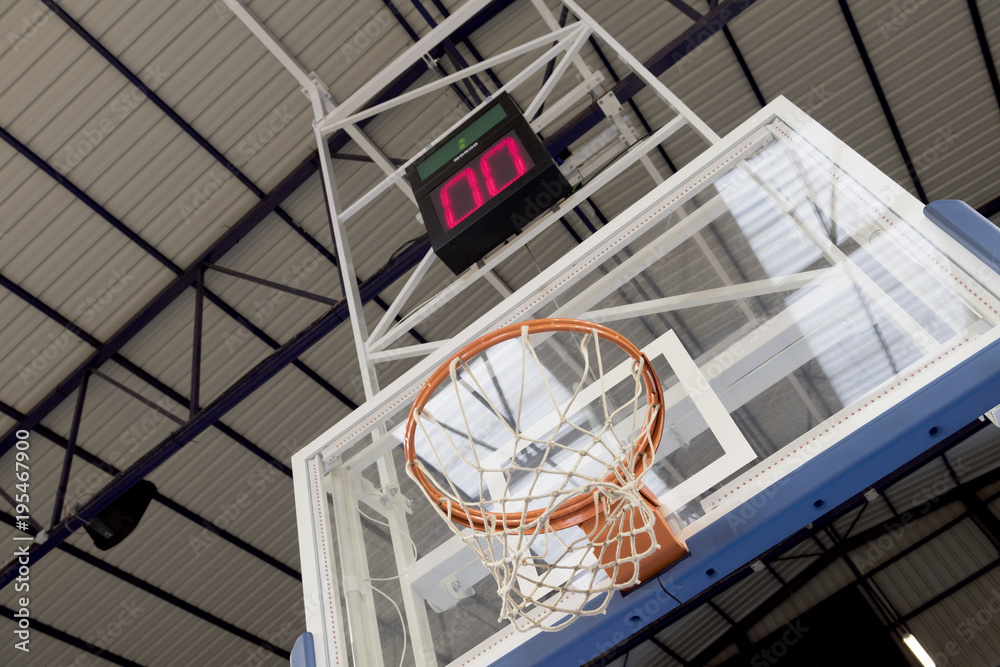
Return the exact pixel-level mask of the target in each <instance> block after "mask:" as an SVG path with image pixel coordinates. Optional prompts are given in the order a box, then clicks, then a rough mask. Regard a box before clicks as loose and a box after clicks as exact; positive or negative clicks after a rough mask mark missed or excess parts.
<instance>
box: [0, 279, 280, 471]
mask: <svg viewBox="0 0 1000 667" xmlns="http://www.w3.org/2000/svg"><path fill="white" fill-rule="evenodd" d="M0 287H3V288H5V289H7V290H9V291H10V292H13V293H14V294H15V295H17V296H18V297H20V298H21V299H22V300H23V301H25V302H27V303H28V304H29V305H31V306H32V307H34V308H35V309H36V310H39V311H41V312H42V314H44V315H45V316H46V317H48V318H49V319H51V320H53V321H55V322H56V323H58V324H59V325H60V326H61V327H63V329H65V330H66V331H68V332H70V333H71V334H73V335H74V336H76V337H77V338H79V339H80V340H82V341H83V342H84V343H86V344H87V345H90V346H91V347H92V348H94V349H95V350H97V349H100V348H101V346H102V345H103V343H101V341H99V340H98V339H97V338H95V337H94V336H92V335H90V334H89V333H88V332H86V331H84V330H83V329H81V328H80V327H78V326H77V325H76V324H75V323H74V322H73V321H72V320H70V319H69V318H67V317H65V316H63V315H62V313H60V312H59V311H57V310H56V309H55V308H52V307H51V306H49V305H48V304H46V303H45V302H43V301H42V300H41V299H39V298H38V297H36V296H35V295H34V294H31V293H30V292H28V291H27V290H26V289H24V288H23V287H21V286H20V285H18V284H17V283H15V282H14V281H12V280H11V279H10V278H8V277H7V276H5V275H3V274H0ZM111 361H114V362H115V363H116V364H118V365H119V366H121V367H122V368H124V369H125V370H127V371H128V372H129V373H131V374H132V375H135V376H136V377H138V378H139V379H140V380H142V381H143V382H145V383H146V384H148V385H150V386H151V387H153V388H155V389H156V390H157V391H159V392H160V393H161V394H165V395H166V396H168V397H169V398H170V399H171V400H173V401H176V402H177V403H179V404H181V405H187V404H188V403H189V402H190V399H189V398H188V397H186V396H184V395H183V394H181V393H180V392H179V391H177V390H175V389H174V388H173V387H171V386H170V385H168V384H166V383H165V382H163V381H162V380H160V379H159V378H157V377H154V376H153V375H152V374H151V373H149V372H148V371H146V370H145V369H143V368H142V367H140V366H139V365H138V364H136V363H134V362H132V361H130V360H128V359H126V358H125V357H124V356H122V355H121V354H119V353H116V354H114V355H112V357H111ZM11 416H12V415H11ZM23 416H24V415H21V414H20V413H18V416H17V417H16V419H21V418H22V417H23ZM215 427H216V428H217V429H219V430H220V431H222V433H224V434H225V435H226V436H228V437H229V438H231V439H232V440H235V441H236V442H237V443H239V444H240V445H242V446H243V447H245V448H246V449H248V450H249V451H250V452H252V453H253V454H254V455H256V456H258V457H260V458H261V459H263V460H264V461H266V462H267V463H268V464H270V465H272V466H274V467H275V468H278V469H279V470H280V471H281V472H283V473H284V474H286V475H287V476H289V477H291V476H292V469H291V468H289V467H288V466H287V465H285V464H284V463H282V462H281V461H279V460H278V459H276V458H274V456H272V455H271V454H269V453H268V452H266V451H265V450H264V449H262V448H261V447H259V446H258V445H256V444H254V443H253V442H251V441H250V439H249V438H247V437H246V436H245V435H243V434H241V433H239V432H237V431H236V430H235V429H233V428H232V427H231V426H228V425H226V424H225V423H223V422H222V421H218V422H216V423H215Z"/></svg>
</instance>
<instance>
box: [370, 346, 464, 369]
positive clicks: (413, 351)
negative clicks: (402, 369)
mask: <svg viewBox="0 0 1000 667" xmlns="http://www.w3.org/2000/svg"><path fill="white" fill-rule="evenodd" d="M448 342H449V340H433V341H430V342H427V343H418V344H417V345H407V346H405V347H394V348H391V349H389V350H382V351H381V352H372V353H371V356H370V357H369V359H371V360H372V361H373V362H375V363H380V364H381V363H385V362H387V361H397V360H399V359H411V358H413V357H426V356H427V355H428V354H430V353H431V352H434V351H435V350H437V349H438V348H439V347H441V346H442V345H444V344H445V343H448Z"/></svg>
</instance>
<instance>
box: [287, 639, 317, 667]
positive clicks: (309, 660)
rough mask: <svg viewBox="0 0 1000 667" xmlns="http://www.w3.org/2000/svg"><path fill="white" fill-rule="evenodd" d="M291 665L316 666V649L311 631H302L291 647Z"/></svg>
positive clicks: (292, 666)
mask: <svg viewBox="0 0 1000 667" xmlns="http://www.w3.org/2000/svg"><path fill="white" fill-rule="evenodd" d="M291 667H316V649H315V648H313V636H312V633H311V632H303V633H302V634H301V635H299V638H298V639H296V640H295V646H293V647H292V656H291Z"/></svg>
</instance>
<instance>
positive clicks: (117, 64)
mask: <svg viewBox="0 0 1000 667" xmlns="http://www.w3.org/2000/svg"><path fill="white" fill-rule="evenodd" d="M43 2H45V4H46V5H47V6H49V7H50V8H51V9H52V11H53V12H54V13H55V14H56V16H58V17H59V18H60V19H61V20H62V21H63V22H64V23H66V25H67V26H69V27H70V28H71V29H72V30H73V31H74V32H75V33H76V34H77V35H78V36H79V37H80V38H81V39H83V40H84V41H85V42H86V43H87V45H88V46H90V47H91V48H93V49H94V50H95V51H97V52H98V53H99V54H100V55H101V56H102V57H103V58H104V59H105V60H107V61H108V63H110V64H111V65H112V66H113V67H114V68H115V69H116V70H118V72H119V73H120V74H122V76H124V77H125V78H126V79H128V81H129V83H131V84H132V85H134V86H135V87H136V88H137V89H138V90H139V91H141V92H142V93H143V94H144V95H145V96H146V97H147V98H148V99H149V100H150V101H152V102H153V104H155V105H156V106H157V107H158V108H159V109H160V110H161V111H163V113H164V114H166V115H167V117H168V118H170V120H172V121H173V122H174V123H176V124H177V125H178V126H179V127H180V128H181V130H183V131H184V133H185V134H187V135H188V136H189V137H191V138H192V139H193V140H194V141H195V143H197V144H198V145H199V146H200V147H201V148H202V149H204V150H205V151H206V152H207V153H208V154H209V155H211V156H212V158H213V159H215V160H216V161H217V162H219V163H220V164H221V165H222V166H223V167H224V168H225V169H226V170H227V171H228V172H229V173H231V174H232V175H233V176H234V177H235V178H236V180H238V181H239V182H240V183H242V184H243V185H244V186H245V187H246V188H247V189H248V190H250V191H251V192H252V193H254V195H256V196H257V198H258V199H263V198H264V197H265V196H266V193H265V192H264V191H263V190H261V189H260V188H259V187H258V186H257V184H256V183H254V182H253V181H252V180H251V179H250V177H248V176H247V175H246V174H244V173H243V172H242V171H241V170H240V169H239V167H237V166H236V165H234V164H233V163H232V162H231V161H230V160H229V159H228V158H226V156H225V155H223V154H222V152H221V151H220V150H218V149H217V148H216V147H215V146H213V145H212V144H211V142H209V141H208V139H206V138H205V137H204V136H202V135H201V133H199V132H198V131H197V130H195V129H194V128H193V127H192V126H191V124H190V123H188V122H187V121H186V120H184V119H183V118H182V117H181V116H180V114H178V113H177V112H176V111H175V110H174V109H173V107H171V106H170V105H169V104H167V103H166V102H164V101H163V99H162V98H161V97H160V96H159V95H157V94H156V93H155V92H154V91H153V89H152V88H150V87H149V86H148V85H147V84H146V82H145V81H143V80H142V79H141V78H140V77H139V76H137V75H136V74H135V73H134V72H132V71H131V70H130V69H129V68H128V67H126V66H125V64H124V63H122V62H121V60H119V59H118V57H117V56H115V55H114V54H113V53H111V52H110V51H108V49H107V48H106V47H105V46H104V45H103V44H101V42H100V41H99V40H98V39H97V38H96V37H94V36H93V35H91V34H90V33H89V32H88V31H87V30H86V28H84V27H83V26H81V25H80V24H79V23H78V22H77V21H76V20H75V19H74V18H73V17H71V16H70V15H69V14H67V13H66V11H65V10H64V9H63V8H62V7H60V6H59V4H58V3H56V2H54V1H53V0H43ZM334 155H335V156H336V155H339V153H334ZM344 158H345V159H357V158H360V156H356V155H349V156H344ZM361 159H365V160H366V161H371V158H367V157H365V158H361ZM389 161H390V162H392V163H393V164H396V165H402V164H404V163H405V160H402V159H399V158H389ZM274 213H275V214H276V215H277V216H278V217H279V218H281V219H282V220H283V221H284V222H285V223H286V224H288V225H289V226H290V227H292V229H294V230H296V231H297V232H299V233H300V234H301V233H302V232H304V230H302V229H301V227H300V226H299V225H298V224H296V222H295V221H294V220H293V219H292V216H291V215H289V214H288V213H287V212H286V211H285V210H283V209H282V208H281V207H280V206H278V207H276V208H275V209H274ZM327 259H328V260H330V261H332V262H333V265H334V266H336V267H337V268H338V269H339V268H340V267H339V264H338V262H337V259H336V257H335V256H330V257H327ZM175 273H176V272H175ZM375 303H376V304H377V305H378V306H379V307H380V308H382V309H383V310H387V309H388V305H387V304H386V303H385V302H384V301H383V300H382V299H376V301H375ZM415 337H416V336H415ZM418 342H420V343H426V342H427V341H426V340H424V339H419V338H418ZM337 398H338V400H342V396H337ZM352 409H353V408H352Z"/></svg>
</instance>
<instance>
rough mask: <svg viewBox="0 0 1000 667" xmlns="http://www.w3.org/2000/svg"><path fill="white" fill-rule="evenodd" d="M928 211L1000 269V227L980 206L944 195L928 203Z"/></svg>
mask: <svg viewBox="0 0 1000 667" xmlns="http://www.w3.org/2000/svg"><path fill="white" fill-rule="evenodd" d="M924 215H926V216H927V217H928V218H930V220H931V221H932V222H934V224H936V225H937V226H938V227H940V228H941V229H943V230H945V231H946V232H948V234H950V235H951V237H952V238H954V239H955V240H956V241H958V242H959V243H961V244H962V245H964V246H965V247H966V248H968V249H969V251H970V252H972V254H974V255H975V256H976V257H978V258H979V259H981V260H983V261H984V262H986V264H988V265H989V266H990V267H991V268H992V269H993V270H994V271H997V272H998V273H1000V259H998V258H1000V229H997V226H996V225H994V224H993V223H992V222H990V221H989V220H987V219H986V218H984V217H983V216H981V215H979V212H978V211H977V210H976V209H974V208H972V207H971V206H969V205H968V204H966V203H965V202H964V201H960V200H958V199H942V200H939V201H935V202H931V203H930V204H928V205H927V206H925V207H924Z"/></svg>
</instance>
